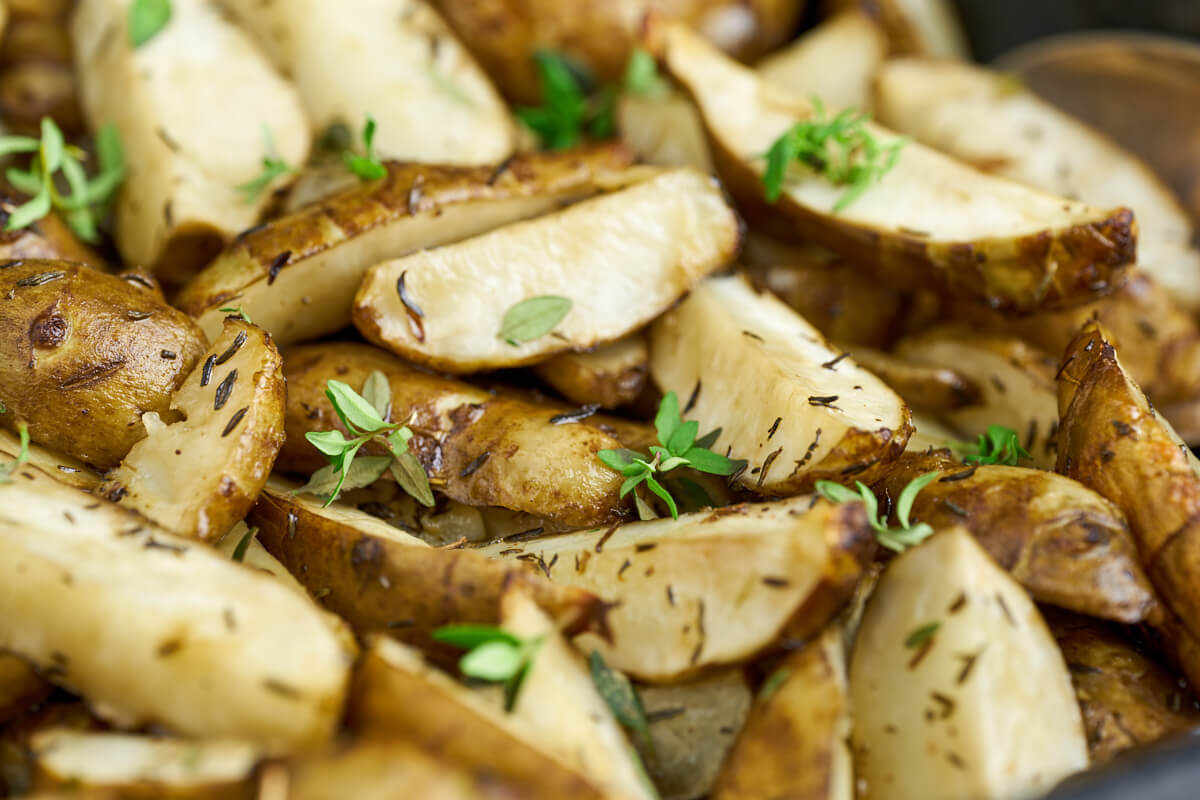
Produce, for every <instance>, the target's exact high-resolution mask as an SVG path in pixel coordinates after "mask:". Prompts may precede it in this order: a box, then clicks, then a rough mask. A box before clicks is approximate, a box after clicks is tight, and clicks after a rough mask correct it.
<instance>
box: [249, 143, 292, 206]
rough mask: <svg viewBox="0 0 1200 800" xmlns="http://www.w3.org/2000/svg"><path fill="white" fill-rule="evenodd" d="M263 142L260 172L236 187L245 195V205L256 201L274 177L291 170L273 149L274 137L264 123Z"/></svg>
mask: <svg viewBox="0 0 1200 800" xmlns="http://www.w3.org/2000/svg"><path fill="white" fill-rule="evenodd" d="M263 144H264V149H263V159H262V164H263V170H262V172H260V173H259V174H258V176H257V177H255V178H253V179H251V180H249V181H247V182H246V183H243V184H241V185H240V186H237V187H236V188H237V190H238V191H239V192H241V193H242V194H244V195H245V196H246V204H247V205H249V204H252V203H254V202H255V201H257V200H258V198H259V195H261V194H262V193H263V190H265V189H266V188H267V187H268V186H270V185H271V183H272V182H273V181H274V180H275V179H276V178H279V177H282V176H284V175H287V174H288V173H290V172H292V171H293V170H292V167H291V166H290V165H289V164H288V163H287V162H286V161H284V160H283V159H282V158H280V157H279V153H278V151H277V150H276V149H275V137H274V135H272V133H271V129H270V128H268V127H267V126H266V125H264V126H263Z"/></svg>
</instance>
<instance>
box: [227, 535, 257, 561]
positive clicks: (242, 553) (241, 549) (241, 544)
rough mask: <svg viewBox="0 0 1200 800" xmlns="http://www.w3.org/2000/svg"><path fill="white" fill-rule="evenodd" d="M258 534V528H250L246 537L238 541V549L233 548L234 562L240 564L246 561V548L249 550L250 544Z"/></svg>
mask: <svg viewBox="0 0 1200 800" xmlns="http://www.w3.org/2000/svg"><path fill="white" fill-rule="evenodd" d="M257 534H258V528H250V529H249V530H247V531H246V535H245V536H243V537H242V538H241V539H240V540H239V541H238V543H237V547H235V548H233V555H232V556H230V557H231V558H232V559H233V560H234V561H238V562H241V561H245V560H246V548H248V547H249V546H250V542H252V541H254V537H255V536H256V535H257Z"/></svg>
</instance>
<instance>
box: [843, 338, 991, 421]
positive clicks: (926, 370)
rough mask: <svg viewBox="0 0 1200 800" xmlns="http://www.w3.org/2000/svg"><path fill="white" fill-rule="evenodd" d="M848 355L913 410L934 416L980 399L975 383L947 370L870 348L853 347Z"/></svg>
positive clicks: (953, 371)
mask: <svg viewBox="0 0 1200 800" xmlns="http://www.w3.org/2000/svg"><path fill="white" fill-rule="evenodd" d="M846 349H847V350H849V349H850V347H849V346H846ZM851 355H853V356H854V360H855V362H857V363H858V365H859V366H860V367H862V368H863V369H865V370H867V371H868V372H871V373H874V374H875V376H876V377H878V378H879V379H880V380H881V381H883V382H884V383H885V384H887V385H888V387H889V388H891V389H892V391H894V392H895V393H896V394H898V395H900V397H902V398H903V399H904V402H905V403H907V404H908V406H909V407H910V408H912V409H913V410H916V411H923V412H925V413H928V414H937V413H939V412H944V411H952V410H954V409H958V408H962V407H964V406H969V405H974V404H976V403H978V402H979V401H980V400H981V399H982V398H981V395H982V391H981V390H980V388H979V386H978V385H977V384H976V383H975V381H973V380H971V379H970V378H967V377H966V376H964V375H962V374H961V373H959V372H957V371H956V370H953V369H950V368H948V367H940V366H930V365H927V364H914V363H913V362H911V361H908V360H906V359H904V358H899V357H897V356H895V355H893V354H891V353H887V352H884V351H883V350H876V349H874V348H871V347H862V346H854V347H853V352H852V353H851Z"/></svg>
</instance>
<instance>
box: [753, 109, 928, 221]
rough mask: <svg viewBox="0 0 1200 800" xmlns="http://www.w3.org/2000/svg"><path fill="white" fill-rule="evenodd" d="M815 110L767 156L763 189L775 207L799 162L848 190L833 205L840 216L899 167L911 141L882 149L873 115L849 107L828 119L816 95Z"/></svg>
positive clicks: (777, 140) (899, 142)
mask: <svg viewBox="0 0 1200 800" xmlns="http://www.w3.org/2000/svg"><path fill="white" fill-rule="evenodd" d="M812 108H813V110H812V117H811V119H808V120H806V121H804V122H797V123H796V124H795V125H793V126H792V127H791V128H789V129H788V130H787V131H785V132H784V133H783V135H781V136H780V137H779V138H778V139H776V140H775V142H774V143H773V144H772V145H771V148H770V149H769V150H768V151H767V154H766V159H767V168H766V172H765V173H764V174H763V188H764V190H765V194H766V198H767V201H768V202H771V203H774V202H775V201H776V200H778V199H779V196H780V195H781V194H782V193H783V184H784V180H785V179H786V178H787V173H788V170H789V169H791V168H792V165H793V164H795V163H797V162H799V163H800V164H802V165H804V166H805V167H807V168H808V169H810V170H812V171H813V172H815V173H817V174H819V175H823V176H825V177H826V178H827V179H828V180H829V181H830V182H831V183H833V184H834V185H836V186H848V187H849V188H848V189H847V190H846V192H845V193H844V194H843V195H842V196H841V197H840V198H839V199H838V201H837V202H836V203H835V204H834V206H833V211H834V213H837V212H839V211H841V210H843V209H845V208H846V207H847V206H849V205H850V204H851V203H853V202H854V201H855V200H857V199H858V198H859V197H861V196H862V194H863V192H865V191H866V190H867V189H868V188H870V186H871V184H872V183H874V182H875V181H878V180H879V179H880V178H882V177H883V176H884V175H886V174H887V173H888V172H890V171H891V169H892V168H893V167H895V166H896V163H897V162H898V161H899V160H900V151H901V150H902V149H903V147H904V146H905V145H906V144H907V143H908V140H907V139H904V138H899V139H895V140H894V141H892V142H889V143H888V144H881V143H880V142H879V140H878V139H876V138H875V137H874V136H873V135H872V134H871V133H870V132H869V131H868V130H867V127H866V123H867V122H868V121H869V120H870V118H871V115H870V114H867V113H865V112H862V111H858V110H857V109H854V108H847V109H845V110H844V111H841V112H839V113H838V115H837V116H835V117H834V118H833V119H828V118H827V117H826V115H825V106H824V104H823V103H822V102H821V100H820V98H818V97H815V96H814V97H813V98H812Z"/></svg>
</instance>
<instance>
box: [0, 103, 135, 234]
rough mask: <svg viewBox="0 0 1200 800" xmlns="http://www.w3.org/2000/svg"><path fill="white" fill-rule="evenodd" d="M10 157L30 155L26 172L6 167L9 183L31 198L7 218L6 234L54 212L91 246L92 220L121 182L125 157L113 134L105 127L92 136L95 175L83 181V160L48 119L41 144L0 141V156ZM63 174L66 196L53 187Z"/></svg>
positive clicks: (112, 129)
mask: <svg viewBox="0 0 1200 800" xmlns="http://www.w3.org/2000/svg"><path fill="white" fill-rule="evenodd" d="M10 153H32V154H33V157H32V158H31V160H30V163H29V168H28V169H24V170H22V169H18V168H16V167H9V168H8V170H7V171H6V172H5V177H6V178H8V182H9V183H10V184H12V185H13V187H14V188H16V189H17V190H18V191H20V192H23V193H25V194H27V195H30V200H29V201H28V202H26V203H25V204H23V205H21V206H18V207H17V208H16V209H14V210H13V212H12V213H11V214H9V216H8V223H7V224H6V225H5V230H8V231H15V230H18V229H20V228H25V227H28V226H29V225H32V224H33V223H35V222H37V221H38V220H39V219H41V218H42V217H44V216H46V215H47V214H49V213H50V211H51V210H52V209H55V208H56V209H58V210H59V211H60V212H61V213H62V215H63V218H64V219H65V220H66V222H67V225H68V226H70V228H71V230H72V231H74V233H75V235H76V236H78V237H79V238H81V239H83V240H85V241H88V242H96V241H98V240H99V238H100V236H99V234H98V233H97V230H96V215H97V213H98V212H99V211H100V210H101V209H102V208H103V207H104V206H105V205H106V204H107V203H108V201H109V200H110V199H111V198H112V196H113V194H114V193H115V192H116V189H117V187H118V186H119V185H120V183H121V181H122V179H123V178H124V177H125V156H124V152H123V151H122V149H121V139H120V136H119V135H118V134H117V129H116V128H115V127H113V126H112V125H111V124H110V125H105V126H104V127H102V128H101V129H100V130H99V131H98V132H97V134H96V156H97V159H98V161H99V171H98V172H97V174H96V175H95V176H94V177H92V178H88V177H87V174H86V173H85V172H84V169H83V160H84V159H85V158H86V157H87V156H86V154H85V153H84V152H83V151H82V150H80V149H79V148H78V147H75V146H73V145H68V144H66V143H65V141H64V139H63V134H62V131H61V130H59V127H58V126H57V125H55V124H54V120H52V119H50V118H49V117H43V118H42V138H41V139H40V140H39V139H34V138H31V137H28V136H0V156H4V155H8V154H10ZM60 171H61V173H62V176H63V179H64V180H65V181H66V184H67V186H68V188H69V189H70V194H68V195H65V196H64V195H63V194H61V193H60V192H59V190H58V185H57V184H56V183H55V179H54V176H55V173H58V172H60Z"/></svg>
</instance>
